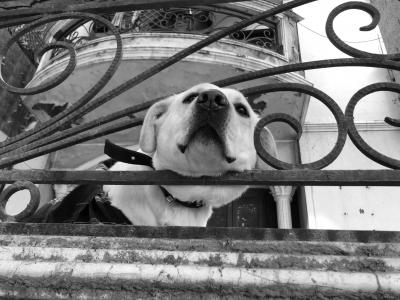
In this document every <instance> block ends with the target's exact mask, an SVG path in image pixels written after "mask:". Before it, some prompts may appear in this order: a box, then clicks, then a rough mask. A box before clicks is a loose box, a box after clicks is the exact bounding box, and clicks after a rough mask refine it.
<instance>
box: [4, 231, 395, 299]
mask: <svg viewBox="0 0 400 300" xmlns="http://www.w3.org/2000/svg"><path fill="white" fill-rule="evenodd" d="M56 232H58V233H59V234H58V235H56V234H55V233H56ZM190 236H191V238H188V237H190ZM399 241H400V233H397V232H391V233H390V232H357V231H337V232H333V231H316V230H310V231H304V230H274V229H243V228H233V229H232V228H214V229H210V228H178V227H166V228H156V227H155V228H151V227H134V226H114V225H108V226H106V225H75V224H48V225H39V224H12V223H3V224H0V298H1V297H11V296H12V297H15V298H34V299H60V298H77V299H78V298H85V299H98V298H103V299H111V298H118V299H131V298H132V297H139V298H163V299H164V298H165V299H177V298H182V299H187V298H189V297H190V298H194V299H197V298H202V297H206V298H220V297H227V298H238V299H239V298H240V299H242V298H260V297H261V298H296V299H313V298H318V299H320V298H323V297H327V298H335V297H336V298H360V297H363V298H365V297H367V298H369V299H399V298H400V243H399Z"/></svg>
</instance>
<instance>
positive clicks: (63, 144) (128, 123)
mask: <svg viewBox="0 0 400 300" xmlns="http://www.w3.org/2000/svg"><path fill="white" fill-rule="evenodd" d="M142 122H143V119H142V118H135V119H130V120H123V121H118V122H115V123H114V124H112V125H107V126H102V127H97V128H95V129H92V130H89V131H85V132H82V133H80V134H77V135H75V136H71V137H69V138H66V139H62V140H60V141H57V142H53V143H50V144H48V145H46V146H43V147H39V148H37V149H34V150H30V151H27V152H24V153H21V154H17V155H14V156H10V157H7V158H4V159H1V160H0V168H7V167H9V166H12V165H14V164H17V163H20V162H23V161H26V160H28V159H32V158H35V157H39V156H42V155H45V154H48V153H51V152H54V151H57V150H60V149H63V148H67V147H70V146H73V145H76V144H79V143H82V142H86V141H89V140H92V139H95V138H98V137H102V136H105V135H107V134H111V133H114V132H118V131H121V130H125V129H128V128H131V127H135V126H138V125H140V124H142Z"/></svg>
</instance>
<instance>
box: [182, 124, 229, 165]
mask: <svg viewBox="0 0 400 300" xmlns="http://www.w3.org/2000/svg"><path fill="white" fill-rule="evenodd" d="M194 141H196V142H198V143H201V144H203V145H205V146H207V145H211V144H214V145H217V146H218V147H219V148H220V149H221V152H222V155H223V157H224V158H225V160H226V161H227V162H228V163H232V162H234V161H235V160H236V158H235V157H234V156H233V155H232V154H230V153H229V152H230V151H228V147H227V144H226V141H225V136H224V135H223V134H222V133H221V132H220V130H216V129H215V128H214V127H212V126H210V125H205V126H201V127H199V128H196V129H192V130H189V134H188V135H187V138H186V141H184V142H183V143H178V144H177V146H178V149H179V151H180V152H181V153H182V154H184V153H185V152H186V150H187V148H188V147H189V145H190V144H191V143H192V142H194Z"/></svg>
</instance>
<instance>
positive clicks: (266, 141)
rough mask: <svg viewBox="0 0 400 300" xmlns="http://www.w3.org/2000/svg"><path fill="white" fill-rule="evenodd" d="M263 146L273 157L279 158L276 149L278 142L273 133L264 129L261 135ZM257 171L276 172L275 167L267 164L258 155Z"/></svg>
mask: <svg viewBox="0 0 400 300" xmlns="http://www.w3.org/2000/svg"><path fill="white" fill-rule="evenodd" d="M260 139H261V145H262V146H263V148H264V149H265V150H266V151H267V152H268V153H269V154H270V155H272V156H273V157H275V158H278V150H277V148H276V142H275V139H274V136H273V135H272V133H271V131H270V130H269V129H268V128H266V127H264V129H263V130H262V131H261V134H260ZM256 169H261V170H275V169H274V168H273V167H271V166H270V165H268V164H267V163H265V162H264V161H263V160H262V159H261V158H260V157H259V156H258V155H257V161H256Z"/></svg>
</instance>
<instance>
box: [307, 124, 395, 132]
mask: <svg viewBox="0 0 400 300" xmlns="http://www.w3.org/2000/svg"><path fill="white" fill-rule="evenodd" d="M355 124H356V128H357V130H358V131H399V130H400V128H398V127H393V126H390V125H388V124H386V123H385V122H359V123H355ZM337 131H338V130H337V124H336V123H305V124H304V125H303V132H337Z"/></svg>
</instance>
